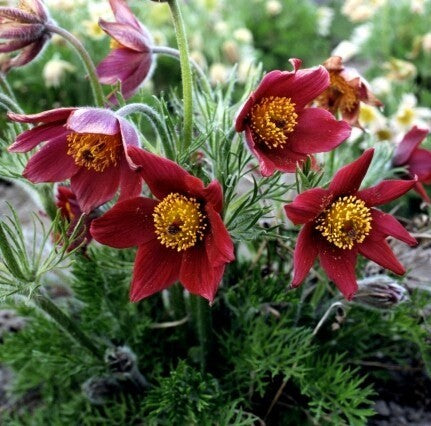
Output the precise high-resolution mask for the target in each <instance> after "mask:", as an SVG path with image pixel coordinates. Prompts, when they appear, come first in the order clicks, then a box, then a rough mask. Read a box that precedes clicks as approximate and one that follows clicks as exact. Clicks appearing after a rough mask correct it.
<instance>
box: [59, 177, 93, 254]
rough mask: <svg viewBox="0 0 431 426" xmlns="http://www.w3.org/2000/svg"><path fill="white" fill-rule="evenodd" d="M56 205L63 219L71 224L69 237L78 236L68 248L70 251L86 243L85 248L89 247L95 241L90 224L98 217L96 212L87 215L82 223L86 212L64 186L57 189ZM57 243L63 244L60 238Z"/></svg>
mask: <svg viewBox="0 0 431 426" xmlns="http://www.w3.org/2000/svg"><path fill="white" fill-rule="evenodd" d="M55 205H56V206H57V207H58V208H59V209H60V214H61V217H62V218H63V219H64V220H65V221H66V222H67V223H68V224H69V228H68V230H67V234H68V236H71V235H72V234H73V233H75V235H76V239H75V240H74V241H73V242H72V244H71V245H70V246H69V247H68V250H73V249H75V248H76V247H78V246H79V245H81V244H82V243H84V242H85V246H87V245H88V244H89V243H90V242H91V240H92V239H93V237H92V236H91V234H90V224H91V222H92V221H93V219H95V218H96V217H97V214H96V212H95V211H92V212H91V213H90V214H88V215H85V216H84V217H83V219H82V221H81V216H82V215H83V214H84V212H83V211H82V210H81V208H80V207H79V204H78V200H77V199H76V195H75V194H74V193H73V191H72V190H71V189H70V188H69V187H67V186H63V185H59V186H58V187H57V200H56V203H55ZM78 225H80V229H76V227H77V226H78ZM56 241H57V242H60V243H61V241H60V240H59V239H58V238H56Z"/></svg>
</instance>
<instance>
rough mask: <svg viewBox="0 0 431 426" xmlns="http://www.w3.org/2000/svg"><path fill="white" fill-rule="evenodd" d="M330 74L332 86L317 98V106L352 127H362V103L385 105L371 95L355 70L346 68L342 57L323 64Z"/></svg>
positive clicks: (336, 57)
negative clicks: (360, 116) (360, 111)
mask: <svg viewBox="0 0 431 426" xmlns="http://www.w3.org/2000/svg"><path fill="white" fill-rule="evenodd" d="M323 65H324V67H325V68H326V69H327V70H328V72H329V77H330V85H329V87H328V88H327V89H326V90H325V91H324V92H323V93H322V94H321V95H320V96H319V97H318V98H317V104H318V105H319V106H321V107H322V108H325V109H327V110H328V111H330V112H331V113H332V114H334V115H336V114H337V113H340V114H341V117H342V118H343V120H345V121H347V122H348V123H349V124H350V125H352V126H356V127H361V126H360V124H359V121H358V117H359V107H360V103H361V102H363V103H365V104H368V105H372V106H382V105H383V104H382V103H381V102H380V101H379V100H378V99H377V98H376V97H375V96H374V95H373V94H372V93H371V91H370V89H369V88H368V85H367V83H366V82H365V80H364V79H363V78H362V77H361V76H360V75H359V74H358V72H357V71H356V70H355V69H353V68H345V67H344V66H343V60H342V58H341V57H340V56H331V57H330V58H329V59H327V60H326V61H325V62H324V63H323Z"/></svg>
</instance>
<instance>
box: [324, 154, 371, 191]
mask: <svg viewBox="0 0 431 426" xmlns="http://www.w3.org/2000/svg"><path fill="white" fill-rule="evenodd" d="M373 155H374V149H367V150H366V151H365V152H364V153H363V154H362V155H361V156H360V157H359V158H358V159H357V160H355V161H353V162H352V163H350V164H348V165H347V166H344V167H342V168H341V169H340V170H339V171H338V172H337V173H336V174H335V176H334V178H333V179H332V182H331V183H330V185H329V191H330V192H332V193H333V194H334V196H339V195H350V194H354V193H355V192H357V191H358V189H359V187H360V186H361V183H362V180H363V179H364V177H365V174H366V173H367V170H368V167H369V166H370V163H371V160H372V159H373ZM361 198H362V197H361Z"/></svg>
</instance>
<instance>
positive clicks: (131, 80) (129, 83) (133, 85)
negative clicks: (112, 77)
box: [121, 53, 153, 99]
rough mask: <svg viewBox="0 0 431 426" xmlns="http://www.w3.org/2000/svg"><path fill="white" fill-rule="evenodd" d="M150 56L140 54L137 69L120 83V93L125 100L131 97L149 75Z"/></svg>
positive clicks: (151, 60)
mask: <svg viewBox="0 0 431 426" xmlns="http://www.w3.org/2000/svg"><path fill="white" fill-rule="evenodd" d="M152 65H153V57H152V54H151V53H149V54H141V61H140V63H139V66H138V68H137V69H136V70H135V71H134V72H133V73H132V74H131V75H130V76H129V77H127V78H125V79H124V80H123V81H122V83H121V93H122V95H123V97H124V98H125V99H129V98H130V97H132V96H133V95H134V94H135V93H136V92H137V91H138V89H139V87H140V86H141V85H142V84H143V83H144V82H145V80H146V79H147V78H148V77H149V76H150V74H151V68H152Z"/></svg>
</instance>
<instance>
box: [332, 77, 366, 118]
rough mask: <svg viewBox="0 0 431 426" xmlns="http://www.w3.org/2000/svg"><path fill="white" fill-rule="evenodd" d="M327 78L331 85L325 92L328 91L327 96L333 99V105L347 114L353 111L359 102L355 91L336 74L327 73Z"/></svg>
mask: <svg viewBox="0 0 431 426" xmlns="http://www.w3.org/2000/svg"><path fill="white" fill-rule="evenodd" d="M329 76H330V81H331V83H330V86H329V89H327V90H329V92H330V95H329V96H330V97H331V98H333V100H334V103H335V105H336V106H337V107H338V108H339V109H340V110H341V111H347V112H349V111H352V110H353V109H355V108H356V106H357V104H358V102H359V99H358V95H357V90H356V89H355V88H354V87H352V86H350V85H349V83H348V82H347V81H346V80H345V79H344V77H343V76H341V75H340V74H339V73H338V72H329Z"/></svg>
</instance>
